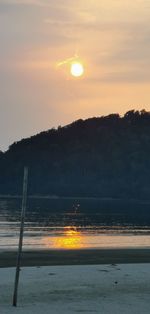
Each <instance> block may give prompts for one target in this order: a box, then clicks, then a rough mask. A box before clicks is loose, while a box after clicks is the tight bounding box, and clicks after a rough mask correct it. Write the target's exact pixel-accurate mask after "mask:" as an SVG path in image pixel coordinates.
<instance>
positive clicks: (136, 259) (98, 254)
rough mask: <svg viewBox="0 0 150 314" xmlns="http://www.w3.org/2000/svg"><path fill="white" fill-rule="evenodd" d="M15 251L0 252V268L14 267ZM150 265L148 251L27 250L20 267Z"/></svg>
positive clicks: (132, 249)
mask: <svg viewBox="0 0 150 314" xmlns="http://www.w3.org/2000/svg"><path fill="white" fill-rule="evenodd" d="M16 257H17V252H16V251H1V252H0V267H14V266H15V265H16ZM112 263H117V264H119V263H150V249H137V248H136V249H134V248H130V249H74V250H71V249H70V250H38V251H36V250H28V251H23V253H22V260H21V265H22V266H52V265H53V266H54V265H92V264H112Z"/></svg>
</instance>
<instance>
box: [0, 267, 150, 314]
mask: <svg viewBox="0 0 150 314" xmlns="http://www.w3.org/2000/svg"><path fill="white" fill-rule="evenodd" d="M149 274H150V264H107V265H80V266H79V265H76V266H46V267H45V266H44V267H39V266H38V267H25V268H24V267H23V268H22V269H21V273H20V284H19V294H18V307H17V308H14V307H12V294H13V284H14V276H15V268H1V269H0V313H2V314H10V313H12V314H16V313H19V314H33V313H34V312H36V313H37V314H43V313H44V314H49V313H52V314H74V313H91V314H92V313H101V314H104V313H105V314H106V313H107V314H109V313H111V314H112V313H113V314H120V313H122V314H127V313H128V314H129V313H132V314H141V313H142V314H148V313H149V309H150V298H149V291H150V280H149Z"/></svg>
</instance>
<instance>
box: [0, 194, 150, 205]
mask: <svg viewBox="0 0 150 314" xmlns="http://www.w3.org/2000/svg"><path fill="white" fill-rule="evenodd" d="M0 199H22V195H10V194H8V195H7V194H4V195H3V194H1V195H0ZM28 199H43V200H91V201H103V202H131V203H132V202H133V203H139V204H150V199H145V200H144V199H135V198H119V197H118V198H117V197H116V198H115V197H109V196H108V197H99V196H90V197H88V196H57V195H54V196H53V195H28Z"/></svg>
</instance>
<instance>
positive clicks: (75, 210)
mask: <svg viewBox="0 0 150 314" xmlns="http://www.w3.org/2000/svg"><path fill="white" fill-rule="evenodd" d="M20 215H21V199H7V198H1V199H0V250H1V251H2V250H6V249H9V250H10V249H16V247H17V245H18V236H19V227H20ZM121 247H126V248H129V247H140V248H141V247H143V248H150V204H149V203H146V202H145V203H144V202H143V203H142V202H141V203H140V202H135V201H130V202H127V201H119V200H118V201H117V200H98V199H87V200H85V199H84V200H83V199H82V200H80V199H29V200H28V206H27V210H26V218H25V232H24V249H47V248H50V249H54V248H55V249H75V248H121Z"/></svg>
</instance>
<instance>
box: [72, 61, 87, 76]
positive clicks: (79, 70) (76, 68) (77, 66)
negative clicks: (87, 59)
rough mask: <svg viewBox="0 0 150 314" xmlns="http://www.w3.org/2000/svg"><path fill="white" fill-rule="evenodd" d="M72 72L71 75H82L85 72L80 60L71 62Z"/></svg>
mask: <svg viewBox="0 0 150 314" xmlns="http://www.w3.org/2000/svg"><path fill="white" fill-rule="evenodd" d="M70 72H71V75H73V76H75V77H80V76H82V75H83V73H84V67H83V64H82V63H80V62H73V63H71V67H70Z"/></svg>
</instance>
